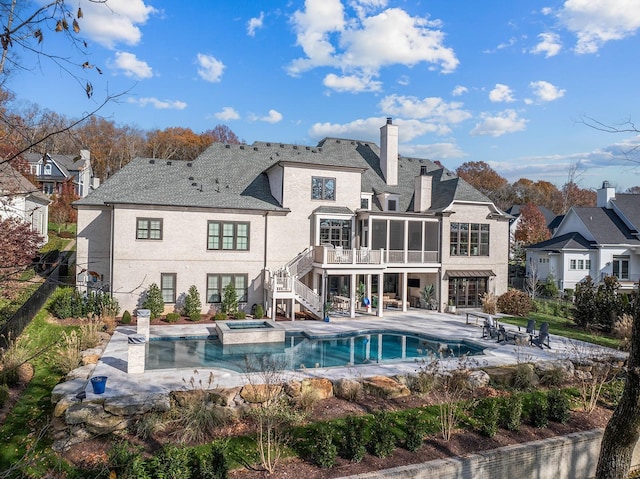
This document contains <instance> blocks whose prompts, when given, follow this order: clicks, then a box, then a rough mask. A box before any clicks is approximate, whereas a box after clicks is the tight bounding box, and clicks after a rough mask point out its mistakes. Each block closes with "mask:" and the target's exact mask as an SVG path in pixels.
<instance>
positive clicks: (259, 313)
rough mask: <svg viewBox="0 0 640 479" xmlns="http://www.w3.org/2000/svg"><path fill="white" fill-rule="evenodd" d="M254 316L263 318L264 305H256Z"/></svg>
mask: <svg viewBox="0 0 640 479" xmlns="http://www.w3.org/2000/svg"><path fill="white" fill-rule="evenodd" d="M254 316H255V317H256V318H257V319H262V318H264V308H263V307H262V305H261V304H258V305H256V311H255V314H254Z"/></svg>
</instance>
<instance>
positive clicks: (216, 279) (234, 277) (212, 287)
mask: <svg viewBox="0 0 640 479" xmlns="http://www.w3.org/2000/svg"><path fill="white" fill-rule="evenodd" d="M229 283H231V284H233V285H234V287H235V290H236V295H237V297H238V302H239V303H246V302H247V296H248V291H249V290H248V284H249V283H248V276H247V275H246V274H230V273H224V274H208V275H207V303H221V302H222V297H223V295H224V289H225V288H226V287H227V285H228V284H229Z"/></svg>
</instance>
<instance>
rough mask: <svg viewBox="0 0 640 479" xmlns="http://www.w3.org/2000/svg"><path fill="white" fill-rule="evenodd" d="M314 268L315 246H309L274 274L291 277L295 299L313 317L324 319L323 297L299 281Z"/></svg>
mask: <svg viewBox="0 0 640 479" xmlns="http://www.w3.org/2000/svg"><path fill="white" fill-rule="evenodd" d="M312 268H313V246H309V247H308V248H307V249H305V250H304V251H302V252H301V253H298V255H296V257H295V258H293V259H292V260H291V261H289V262H288V263H287V264H286V265H284V266H283V267H282V268H280V269H279V270H278V271H276V272H274V275H276V276H288V277H290V278H291V280H292V282H291V283H290V284H291V286H292V289H293V293H294V299H295V300H296V301H297V302H298V303H300V304H301V305H302V306H303V307H304V308H305V309H307V310H308V311H309V312H310V313H311V314H312V315H314V316H316V317H317V318H322V317H323V308H322V297H321V296H320V295H319V294H317V293H316V292H314V291H313V290H312V289H311V288H309V287H308V286H306V285H305V284H304V283H302V282H301V281H300V280H299V279H298V278H301V277H303V276H304V275H306V274H307V273H308V272H309V271H311V269H312Z"/></svg>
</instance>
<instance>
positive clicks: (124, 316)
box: [120, 309, 131, 324]
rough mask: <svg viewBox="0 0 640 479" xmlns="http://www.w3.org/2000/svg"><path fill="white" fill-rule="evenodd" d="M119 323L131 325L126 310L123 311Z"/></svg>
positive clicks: (129, 315)
mask: <svg viewBox="0 0 640 479" xmlns="http://www.w3.org/2000/svg"><path fill="white" fill-rule="evenodd" d="M120 322H121V323H122V324H131V313H130V312H129V311H128V310H126V309H125V310H124V313H122V318H120Z"/></svg>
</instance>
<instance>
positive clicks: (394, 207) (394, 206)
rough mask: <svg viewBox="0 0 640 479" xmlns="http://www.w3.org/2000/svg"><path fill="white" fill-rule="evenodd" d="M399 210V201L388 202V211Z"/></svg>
mask: <svg viewBox="0 0 640 479" xmlns="http://www.w3.org/2000/svg"><path fill="white" fill-rule="evenodd" d="M397 209H398V200H387V210H388V211H396V210H397Z"/></svg>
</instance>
